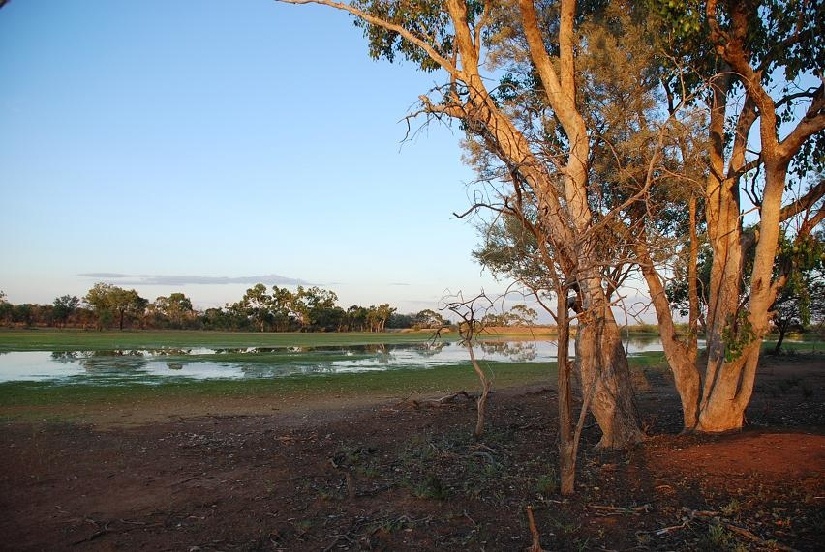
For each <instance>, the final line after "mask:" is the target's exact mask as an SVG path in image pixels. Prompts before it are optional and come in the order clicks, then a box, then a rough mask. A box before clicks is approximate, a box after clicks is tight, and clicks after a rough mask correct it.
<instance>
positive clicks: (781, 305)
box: [772, 232, 825, 353]
mask: <svg viewBox="0 0 825 552" xmlns="http://www.w3.org/2000/svg"><path fill="white" fill-rule="evenodd" d="M776 264H777V266H776V268H775V269H774V272H775V273H779V272H784V273H786V274H787V275H788V276H787V280H786V281H785V285H784V286H782V289H781V290H780V292H779V294H778V296H777V298H776V301H775V302H774V304H773V307H772V312H773V325H774V328H775V329H776V331H777V334H778V337H777V341H776V347H775V349H774V352H776V353H778V352H779V351H780V350H781V349H782V341H783V340H784V338H785V335H786V334H787V333H788V331H789V330H791V329H792V328H794V327H799V328H800V329H805V328H806V327H807V326H809V325H810V323H811V319H812V313H813V312H814V311H817V312H818V310H819V309H820V308H821V305H822V303H823V302H825V297H823V291H825V289H823V280H825V232H819V233H815V234H813V235H811V236H809V237H808V238H807V239H804V240H801V241H800V240H794V241H791V240H789V239H787V238H783V239H782V241H781V243H780V253H779V257H778V258H777V263H776Z"/></svg>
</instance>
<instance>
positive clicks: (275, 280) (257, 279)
mask: <svg viewBox="0 0 825 552" xmlns="http://www.w3.org/2000/svg"><path fill="white" fill-rule="evenodd" d="M79 276H82V277H85V278H101V279H106V280H115V282H114V283H116V284H118V285H130V286H139V285H143V286H184V285H187V284H210V285H216V284H217V285H220V284H257V283H262V284H266V285H280V286H289V285H293V286H297V285H310V283H309V282H307V281H305V280H302V279H300V278H292V277H289V276H281V275H279V274H266V275H262V276H194V275H188V276H163V275H151V276H146V275H139V276H136V275H131V274H116V273H110V272H91V273H87V274H79Z"/></svg>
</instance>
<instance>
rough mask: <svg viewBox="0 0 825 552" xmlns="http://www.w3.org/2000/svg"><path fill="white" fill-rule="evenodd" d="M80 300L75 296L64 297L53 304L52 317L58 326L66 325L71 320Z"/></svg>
mask: <svg viewBox="0 0 825 552" xmlns="http://www.w3.org/2000/svg"><path fill="white" fill-rule="evenodd" d="M78 305H80V299H78V298H77V297H75V296H73V295H63V296H61V297H58V298H57V299H55V300H54V303H52V317H53V319H54V321H55V322H57V323H58V324H62V325H63V326H65V325H66V322H67V321H68V320H69V318H70V317H71V316H72V315H73V314H74V313H75V311H76V310H77V307H78Z"/></svg>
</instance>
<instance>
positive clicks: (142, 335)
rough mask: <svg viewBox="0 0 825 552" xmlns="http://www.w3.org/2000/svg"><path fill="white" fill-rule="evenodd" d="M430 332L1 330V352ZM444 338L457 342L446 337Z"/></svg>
mask: <svg viewBox="0 0 825 552" xmlns="http://www.w3.org/2000/svg"><path fill="white" fill-rule="evenodd" d="M430 337H431V335H430V334H429V333H426V332H424V333H421V332H419V333H415V332H411V333H241V332H201V331H123V332H119V331H103V332H97V331H82V330H0V352H9V351H106V350H118V349H126V350H135V349H161V348H191V347H208V348H212V349H232V348H241V347H322V346H332V345H368V344H375V343H386V344H392V343H412V342H416V341H426V340H428V339H429V338H430ZM443 337H444V339H447V340H450V339H453V340H454V339H457V336H454V335H450V334H446V335H444V336H443Z"/></svg>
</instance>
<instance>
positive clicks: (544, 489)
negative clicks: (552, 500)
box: [536, 469, 559, 495]
mask: <svg viewBox="0 0 825 552" xmlns="http://www.w3.org/2000/svg"><path fill="white" fill-rule="evenodd" d="M536 492H538V493H539V494H541V495H552V494H556V493H557V492H559V477H558V475H557V474H556V470H553V469H551V470H550V472H549V473H547V474H545V475H542V476H541V477H539V478H538V480H537V481H536Z"/></svg>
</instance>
